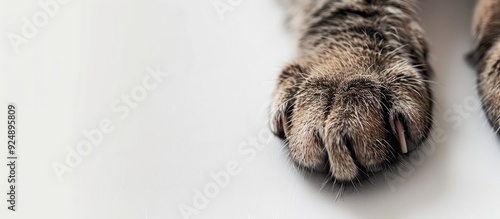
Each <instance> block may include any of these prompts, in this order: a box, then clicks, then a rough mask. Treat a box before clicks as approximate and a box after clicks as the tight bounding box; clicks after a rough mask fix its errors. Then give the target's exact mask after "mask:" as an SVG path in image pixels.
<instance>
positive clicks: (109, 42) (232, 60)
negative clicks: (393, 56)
mask: <svg viewBox="0 0 500 219" xmlns="http://www.w3.org/2000/svg"><path fill="white" fill-rule="evenodd" d="M51 1H55V0H23V1H7V0H2V1H1V3H0V25H1V28H0V39H1V40H0V60H1V61H0V72H1V77H2V78H1V79H0V81H1V83H2V84H1V86H2V88H3V90H2V91H3V92H1V94H0V95H1V97H2V101H1V103H2V104H3V105H2V106H0V108H1V109H2V111H1V112H2V113H0V114H2V115H5V116H4V117H6V115H7V111H6V108H7V103H8V102H10V101H12V102H15V103H17V105H18V108H19V109H18V112H19V114H18V116H19V117H18V121H19V126H18V131H19V134H18V142H19V144H18V154H19V160H18V161H19V164H18V168H19V170H18V191H17V192H18V196H17V198H18V203H17V208H18V209H17V211H16V212H15V213H12V212H10V211H7V206H6V204H2V205H0V206H1V210H0V215H1V216H0V218H9V219H10V218H12V219H16V218H49V217H50V218H183V214H182V211H184V212H185V213H186V214H188V213H192V214H193V215H192V216H190V217H189V218H343V219H349V218H380V219H392V218H398V219H400V218H472V217H474V218H498V217H500V210H499V208H498V205H499V202H500V187H498V185H499V183H500V173H498V171H497V170H498V168H499V167H500V142H499V141H498V138H497V137H495V135H494V134H493V133H494V132H493V131H492V130H491V128H490V126H489V125H488V124H487V122H486V120H485V118H484V114H483V112H482V111H481V109H480V108H479V107H477V104H478V96H477V92H476V89H475V86H476V85H475V80H476V74H475V72H474V71H473V70H472V69H471V68H470V67H469V66H467V65H466V64H465V62H464V58H463V57H464V55H465V53H467V52H468V51H469V50H470V49H471V34H470V23H471V22H470V18H471V16H472V9H473V4H474V3H473V1H454V0H440V1H433V0H426V1H423V2H422V9H423V12H422V15H423V17H422V19H423V26H424V28H425V29H426V31H427V36H428V39H429V40H430V41H429V42H430V45H431V58H432V63H433V67H434V69H435V72H436V77H435V81H436V83H435V84H434V90H435V100H436V109H435V114H434V115H435V120H436V130H437V131H436V132H435V133H437V135H438V137H437V138H436V137H435V138H433V139H434V141H432V142H431V143H430V146H429V147H430V150H427V152H426V153H422V157H421V159H420V160H417V161H414V162H413V163H409V164H408V165H407V166H408V167H409V169H407V170H405V171H402V172H397V171H396V172H395V173H394V176H396V178H395V180H393V181H388V180H387V179H386V177H384V176H383V175H382V176H381V177H380V178H379V179H377V180H376V185H375V186H367V187H366V188H365V189H364V190H362V191H360V193H359V194H351V195H348V196H345V197H344V198H343V199H340V200H338V201H336V199H335V195H336V193H335V192H332V191H331V188H329V187H328V186H325V187H322V183H323V181H324V179H323V178H324V177H323V176H312V177H311V176H309V175H308V174H304V173H302V172H300V171H297V170H296V169H295V168H294V167H293V166H292V165H291V164H290V161H289V160H288V158H287V154H286V150H285V149H284V147H283V144H282V143H281V142H280V141H279V140H278V139H276V138H275V137H270V136H269V131H268V129H267V121H266V119H267V114H268V105H269V102H270V99H271V93H272V91H273V88H274V83H275V79H276V77H277V75H278V73H279V71H280V69H281V67H282V66H283V65H285V64H286V63H287V61H288V60H291V59H292V58H293V56H294V52H295V42H294V41H293V38H292V37H291V36H290V34H289V33H287V31H286V30H285V28H284V27H283V19H284V14H283V12H282V11H281V10H280V8H279V6H278V5H277V4H276V3H275V2H274V1H271V0H252V1H250V0H241V1H237V0H220V1H217V0H215V1H214V0H208V1H207V0H204V1H202V0H191V1H181V0H175V1H174V0H144V1H132V0H85V1H83V0H71V1H67V0H66V1H62V0H61V1H60V2H56V6H54V5H52V6H46V5H45V4H46V3H47V2H51ZM40 3H41V5H40ZM231 3H232V6H231ZM214 4H220V5H219V6H220V7H229V8H226V9H228V10H229V11H228V12H227V13H224V14H223V16H221V17H220V16H218V14H217V11H216V10H215V9H214ZM44 8H48V9H44ZM56 9H57V10H56ZM43 13H45V14H46V15H45V17H44V15H43ZM47 13H49V14H47ZM33 17H35V19H38V20H37V21H33V19H34V18H33ZM23 18H25V19H26V20H24V19H23ZM27 22H28V23H31V24H32V26H31V27H27V25H29V24H27ZM23 31H24V32H23ZM13 36H17V38H15V40H14V41H12V39H14V38H13ZM13 42H15V43H13ZM16 43H17V44H16ZM1 121H4V124H6V118H4V119H2V120H1ZM0 127H1V128H0V133H6V132H7V131H6V125H0ZM2 135H3V134H2ZM3 139H5V137H3ZM1 145H4V146H2V147H5V149H1V150H0V151H2V152H1V154H2V156H1V157H2V158H1V159H2V160H3V159H5V158H4V157H6V146H5V145H6V144H5V143H3V144H1ZM4 152H5V153H4ZM3 154H5V156H4V155H3ZM68 156H69V157H70V158H71V159H69V160H66V159H67V158H68ZM421 161H422V162H421ZM2 163H3V162H2ZM54 168H56V169H54ZM55 170H57V171H55ZM0 173H1V174H0V179H1V180H0V191H2V192H3V191H6V190H7V182H6V180H5V179H6V178H7V175H8V174H7V168H6V165H1V166H0ZM4 199H7V196H6V195H3V196H1V200H4ZM3 202H4V201H3Z"/></svg>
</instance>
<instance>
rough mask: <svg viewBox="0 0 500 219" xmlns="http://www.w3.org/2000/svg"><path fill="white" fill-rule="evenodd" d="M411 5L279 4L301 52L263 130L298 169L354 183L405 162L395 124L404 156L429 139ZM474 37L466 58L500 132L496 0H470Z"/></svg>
mask: <svg viewBox="0 0 500 219" xmlns="http://www.w3.org/2000/svg"><path fill="white" fill-rule="evenodd" d="M415 1H416V0H281V3H282V4H283V5H284V6H285V7H286V8H287V9H288V11H289V26H290V27H291V29H292V30H293V31H294V33H295V34H296V36H297V38H298V48H299V50H298V55H297V57H296V59H295V60H293V61H292V62H290V64H288V65H287V66H286V67H285V68H284V69H283V70H282V72H281V74H280V76H279V78H278V84H277V89H276V93H275V96H274V101H273V104H272V106H271V112H272V113H271V129H272V130H273V132H274V133H275V134H276V135H278V136H279V137H281V138H284V139H285V142H286V145H287V147H288V149H289V153H290V157H291V159H292V160H293V161H294V163H295V164H297V165H298V166H299V167H302V168H304V169H310V170H315V171H326V172H328V173H329V175H330V176H331V178H332V180H333V181H334V182H336V183H340V184H341V185H345V184H348V185H349V184H352V185H355V184H356V183H359V182H361V179H366V178H369V177H370V176H372V175H373V174H372V173H373V172H375V171H378V170H381V169H382V170H384V169H388V168H390V167H391V166H392V165H394V164H395V163H397V162H398V161H400V160H402V159H406V158H407V157H408V155H407V154H405V153H402V152H403V151H402V149H401V148H403V147H400V145H403V144H401V142H402V140H401V138H399V137H398V133H401V132H398V133H397V131H396V127H395V124H396V123H397V122H399V123H398V124H402V127H404V135H405V136H406V138H405V139H406V143H407V145H408V148H409V149H415V148H417V147H418V146H419V145H421V144H422V143H423V142H424V141H425V140H426V139H427V137H428V135H429V132H430V130H431V127H432V115H431V112H432V107H433V101H432V95H431V89H430V85H429V83H430V81H429V80H430V76H431V75H432V73H431V72H432V70H431V67H430V66H429V63H428V60H427V44H426V41H425V39H424V36H423V30H422V28H421V27H420V25H419V21H418V17H417V12H416V6H415V3H416V2H415ZM473 29H474V32H475V34H476V44H475V45H476V46H475V49H474V51H473V52H472V53H471V55H470V60H471V62H472V63H473V64H475V66H477V69H478V72H479V77H478V78H479V80H478V84H479V86H478V87H479V93H480V95H481V98H482V101H483V105H484V110H485V111H486V114H487V116H488V118H489V120H490V122H491V124H492V125H493V127H494V128H495V129H497V130H498V129H499V128H500V86H499V85H500V37H499V36H500V0H480V1H478V4H477V8H476V16H475V18H474V27H473ZM399 127H401V126H399ZM398 130H401V129H398ZM399 136H400V135H399Z"/></svg>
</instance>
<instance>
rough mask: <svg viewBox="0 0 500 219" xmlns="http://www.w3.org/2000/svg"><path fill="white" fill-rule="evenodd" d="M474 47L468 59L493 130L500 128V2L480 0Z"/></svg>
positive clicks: (476, 14)
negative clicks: (475, 75)
mask: <svg viewBox="0 0 500 219" xmlns="http://www.w3.org/2000/svg"><path fill="white" fill-rule="evenodd" d="M473 32H474V33H475V37H476V39H475V49H474V50H473V52H472V53H471V54H470V56H469V60H470V61H471V62H472V63H473V64H474V65H475V66H476V68H477V71H478V90H479V95H480V97H481V100H482V103H483V109H484V111H485V113H486V116H487V117H488V120H489V122H490V124H491V125H492V126H493V128H494V129H495V131H497V132H498V130H499V129H500V1H498V0H480V1H478V3H477V6H476V12H475V16H474V21H473Z"/></svg>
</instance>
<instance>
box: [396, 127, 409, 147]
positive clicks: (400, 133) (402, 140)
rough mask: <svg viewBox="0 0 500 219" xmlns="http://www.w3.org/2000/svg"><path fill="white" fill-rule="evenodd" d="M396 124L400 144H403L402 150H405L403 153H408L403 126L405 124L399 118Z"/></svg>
mask: <svg viewBox="0 0 500 219" xmlns="http://www.w3.org/2000/svg"><path fill="white" fill-rule="evenodd" d="M395 125H396V133H397V136H398V140H399V145H400V146H401V152H403V154H406V153H408V146H407V145H406V137H405V129H404V128H403V124H402V123H401V121H399V120H397V121H396V124H395Z"/></svg>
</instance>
